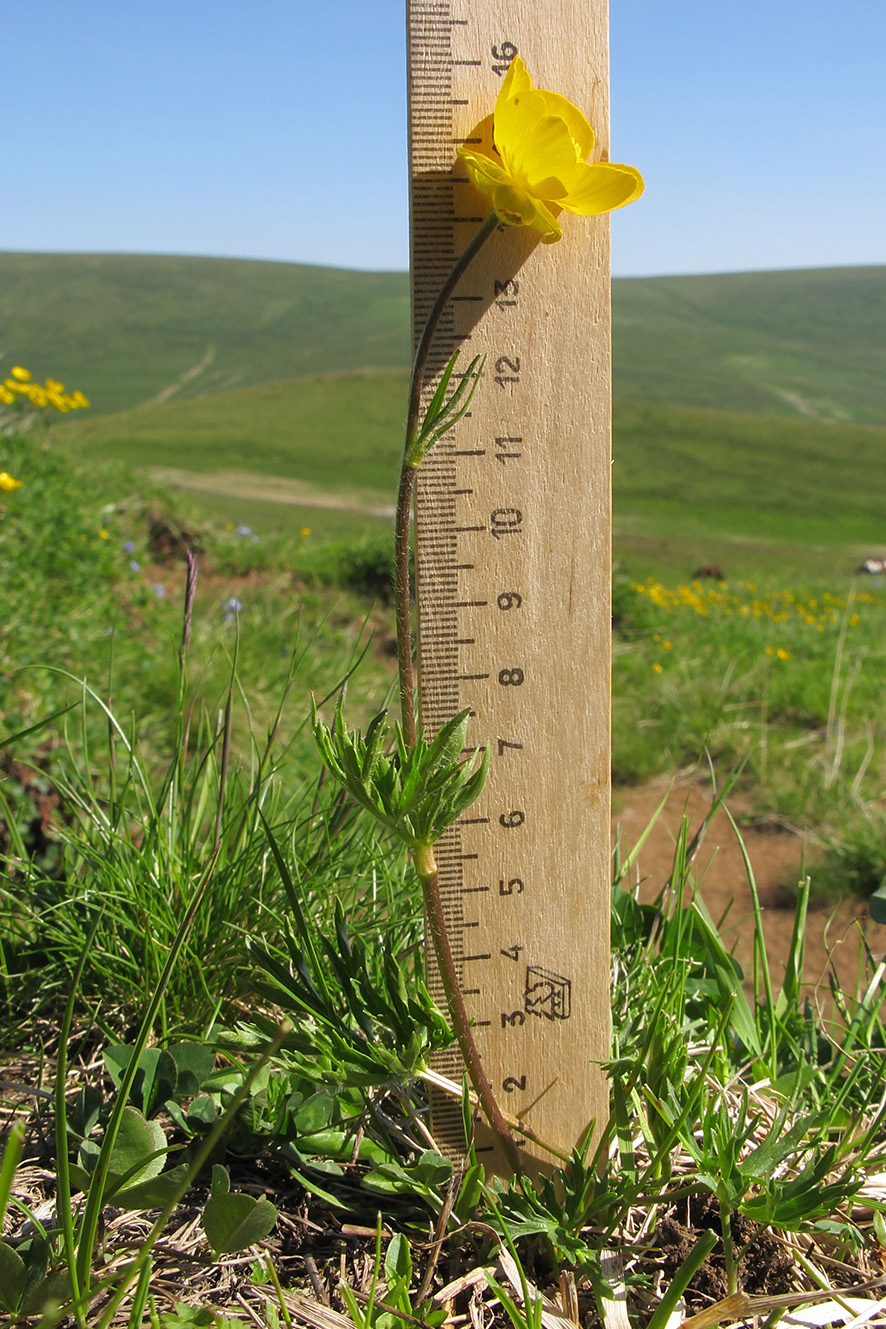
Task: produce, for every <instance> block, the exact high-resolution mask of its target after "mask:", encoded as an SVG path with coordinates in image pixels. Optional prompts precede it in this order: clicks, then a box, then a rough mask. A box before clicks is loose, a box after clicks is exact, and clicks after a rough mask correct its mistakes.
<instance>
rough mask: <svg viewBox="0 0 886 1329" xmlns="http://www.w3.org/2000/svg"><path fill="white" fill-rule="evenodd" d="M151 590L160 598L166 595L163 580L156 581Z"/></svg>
mask: <svg viewBox="0 0 886 1329" xmlns="http://www.w3.org/2000/svg"><path fill="white" fill-rule="evenodd" d="M151 590H152V591H153V592H154V594H155V595H156V597H157V599H158V600H162V599H164V597H165V595H166V587H165V586H164V585H163V583H162V581H155V582H154V585H153V586H152V587H151Z"/></svg>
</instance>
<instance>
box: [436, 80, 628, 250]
mask: <svg viewBox="0 0 886 1329" xmlns="http://www.w3.org/2000/svg"><path fill="white" fill-rule="evenodd" d="M471 137H472V138H478V137H479V138H481V139H482V140H483V144H482V147H481V149H480V150H475V148H474V147H473V146H472V147H462V148H459V150H458V155H459V157H460V158H461V160H462V161H463V162H464V164H465V166H466V167H467V171H468V175H469V176H470V178H471V180H472V181H473V183H474V184H475V185H476V186H477V188H478V189H480V190H482V191H483V193H484V194H487V195H488V196H489V198H490V199H491V200H492V206H493V208H494V209H495V211H496V212H497V213H498V215H499V217H500V218H501V220H502V221H503V222H505V223H506V224H507V225H508V226H530V227H532V229H533V230H536V231H540V232H541V238H542V240H543V241H544V242H545V243H546V244H552V243H553V242H554V241H555V240H559V239H560V237H561V236H562V234H563V232H562V230H561V229H560V225H559V223H558V221H557V218H556V215H555V212H559V211H560V209H561V208H565V209H566V210H567V212H574V213H577V214H578V215H579V216H582V217H593V216H597V215H598V214H599V213H602V212H611V211H612V210H613V209H614V208H621V207H624V205H625V204H626V203H632V202H633V201H634V199H636V198H639V197H640V195H641V194H642V193H643V177H642V176H641V175H640V172H639V171H637V170H635V169H634V167H633V166H622V165H619V164H616V163H614V162H595V163H594V164H593V165H590V164H589V163H588V160H587V159H588V157H589V156H590V155H591V152H592V151H593V148H594V142H595V139H594V131H593V129H592V128H591V126H590V125H589V124H588V122H587V120H586V119H585V117H584V115H583V114H582V113H581V111H580V110H579V109H578V107H577V106H574V105H573V104H572V102H570V101H568V100H567V99H566V98H565V97H561V96H560V94H559V93H557V92H548V91H546V90H545V89H544V88H533V86H532V79H531V78H530V77H529V73H528V71H527V69H526V66H525V65H524V63H523V61H522V60H521V59H520V57H519V56H515V57H514V59H513V60H512V62H511V66H510V68H509V69H508V72H507V74H505V77H504V82H503V83H502V86H501V91H500V92H499V94H498V100H497V101H496V103H495V112H494V114H493V115H492V116H490V117H488V119H487V120H485V121H483V122H482V124H481V125H478V126H477V129H476V130H475V131H474V133H473V134H472V135H471Z"/></svg>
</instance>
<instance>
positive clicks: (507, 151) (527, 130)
mask: <svg viewBox="0 0 886 1329" xmlns="http://www.w3.org/2000/svg"><path fill="white" fill-rule="evenodd" d="M546 114H547V111H546V110H545V103H544V98H543V97H540V96H539V94H538V93H537V92H533V91H532V90H531V89H530V90H529V91H526V92H519V93H517V95H516V96H515V97H509V98H508V99H507V101H502V99H501V98H499V99H498V101H497V102H496V104H495V116H494V120H495V147H496V149H497V151H498V152H499V153H500V154H501V159H502V161H503V162H504V164H505V166H506V168H507V169H508V170H511V169H512V163H513V161H514V157H515V155H516V156H517V157H519V156H520V153H521V152H522V150H523V148H524V147H525V145H526V143H527V141H531V138H532V133H533V130H534V129H535V126H536V125H537V124H538V122H539V120H541V119H543V117H544V116H545V115H546Z"/></svg>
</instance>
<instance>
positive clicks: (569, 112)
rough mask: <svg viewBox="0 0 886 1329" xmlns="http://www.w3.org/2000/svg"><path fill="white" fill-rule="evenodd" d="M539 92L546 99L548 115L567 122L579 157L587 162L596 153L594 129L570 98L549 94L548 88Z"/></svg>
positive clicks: (553, 93) (556, 93)
mask: <svg viewBox="0 0 886 1329" xmlns="http://www.w3.org/2000/svg"><path fill="white" fill-rule="evenodd" d="M538 92H539V96H540V97H543V98H544V102H545V106H546V107H547V111H548V115H558V116H559V117H560V119H561V120H565V121H566V127H567V129H568V130H569V132H570V134H571V135H572V137H573V138H574V139H575V146H576V148H577V150H578V155H579V157H580V158H581V160H582V161H587V159H588V157H590V155H591V153H592V152H593V151H594V143H595V142H596V139H595V137H594V131H593V129H592V128H591V126H590V125H589V124H588V122H587V120H586V119H585V117H584V116H583V115H582V113H581V111H580V110H579V109H578V107H577V106H574V105H573V103H572V102H571V101H570V100H569V98H568V97H561V96H560V94H559V92H548V91H547V89H546V88H539V89H538Z"/></svg>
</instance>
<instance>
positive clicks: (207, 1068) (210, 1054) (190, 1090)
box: [166, 1042, 215, 1099]
mask: <svg viewBox="0 0 886 1329" xmlns="http://www.w3.org/2000/svg"><path fill="white" fill-rule="evenodd" d="M166 1050H167V1052H168V1053H169V1055H170V1057H171V1058H172V1060H173V1061H174V1062H175V1069H176V1073H177V1076H178V1081H177V1084H176V1086H175V1094H176V1098H178V1099H182V1098H194V1097H195V1096H196V1095H197V1094H199V1092H200V1089H201V1087H202V1084H203V1081H204V1080H205V1079H206V1077H207V1075H209V1074H211V1072H212V1069H213V1067H214V1066H215V1052H214V1051H213V1049H212V1048H210V1047H207V1046H206V1044H205V1043H194V1042H191V1043H173V1044H172V1045H171V1046H170V1047H168V1048H167V1049H166Z"/></svg>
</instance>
